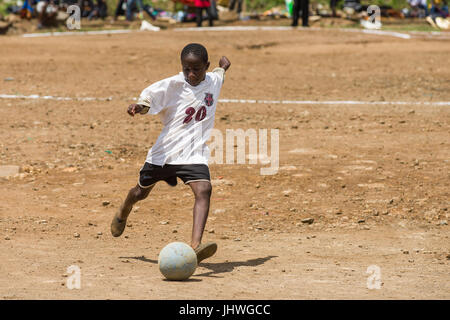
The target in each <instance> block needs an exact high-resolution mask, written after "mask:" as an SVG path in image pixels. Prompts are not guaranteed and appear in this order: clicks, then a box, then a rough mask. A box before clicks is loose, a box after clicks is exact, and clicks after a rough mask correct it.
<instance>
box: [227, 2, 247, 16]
mask: <svg viewBox="0 0 450 320" xmlns="http://www.w3.org/2000/svg"><path fill="white" fill-rule="evenodd" d="M242 1H243V0H230V5H229V7H228V8H229V9H230V11H233V10H234V7H235V5H236V3H237V8H236V12H237V14H238V16H239V19H242Z"/></svg>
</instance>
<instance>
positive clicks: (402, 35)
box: [174, 26, 411, 39]
mask: <svg viewBox="0 0 450 320" xmlns="http://www.w3.org/2000/svg"><path fill="white" fill-rule="evenodd" d="M297 29H298V30H312V31H319V30H330V31H333V30H336V31H342V32H359V33H367V34H375V35H386V36H392V37H396V38H402V39H411V35H409V34H406V33H399V32H392V31H382V30H367V29H343V28H336V29H324V28H317V27H309V28H304V27H297V28H294V27H256V26H255V27H252V26H247V27H243V26H242V27H240V26H236V27H203V28H175V29H174V31H199V32H201V31H256V30H262V31H270V30H297Z"/></svg>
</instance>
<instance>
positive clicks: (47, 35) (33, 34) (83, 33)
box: [22, 29, 138, 38]
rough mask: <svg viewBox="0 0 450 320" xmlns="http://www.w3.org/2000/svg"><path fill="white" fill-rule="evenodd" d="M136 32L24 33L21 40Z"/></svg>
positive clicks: (124, 30)
mask: <svg viewBox="0 0 450 320" xmlns="http://www.w3.org/2000/svg"><path fill="white" fill-rule="evenodd" d="M135 31H138V30H127V29H120V30H99V31H67V32H42V33H25V34H23V35H22V37H23V38H41V37H52V36H55V37H58V36H79V35H92V34H117V33H131V32H135Z"/></svg>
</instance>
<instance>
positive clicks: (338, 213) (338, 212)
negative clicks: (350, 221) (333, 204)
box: [335, 209, 343, 215]
mask: <svg viewBox="0 0 450 320" xmlns="http://www.w3.org/2000/svg"><path fill="white" fill-rule="evenodd" d="M342 213H343V212H342V210H340V209H338V210H336V212H335V214H337V215H340V214H342Z"/></svg>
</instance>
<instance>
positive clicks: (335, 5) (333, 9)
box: [330, 0, 340, 17]
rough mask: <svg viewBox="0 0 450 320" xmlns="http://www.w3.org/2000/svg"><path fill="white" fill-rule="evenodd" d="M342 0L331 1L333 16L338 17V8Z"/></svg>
mask: <svg viewBox="0 0 450 320" xmlns="http://www.w3.org/2000/svg"><path fill="white" fill-rule="evenodd" d="M339 1H340V0H330V8H331V12H332V16H333V17H336V7H337V5H338V3H339Z"/></svg>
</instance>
